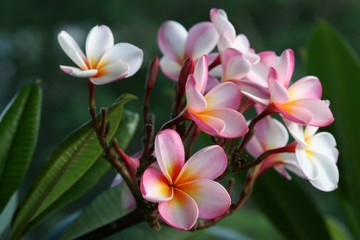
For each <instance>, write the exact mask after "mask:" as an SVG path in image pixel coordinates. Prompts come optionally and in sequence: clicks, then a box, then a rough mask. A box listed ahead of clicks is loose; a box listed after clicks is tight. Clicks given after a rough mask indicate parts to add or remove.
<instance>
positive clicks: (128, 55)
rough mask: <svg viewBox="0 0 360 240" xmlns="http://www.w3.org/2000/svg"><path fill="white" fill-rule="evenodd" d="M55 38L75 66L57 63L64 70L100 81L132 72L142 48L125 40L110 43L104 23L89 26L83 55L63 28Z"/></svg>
mask: <svg viewBox="0 0 360 240" xmlns="http://www.w3.org/2000/svg"><path fill="white" fill-rule="evenodd" d="M58 41H59V44H60V46H61V48H62V49H63V50H64V52H65V53H66V55H68V56H69V58H70V59H71V60H72V61H73V62H74V63H75V64H76V65H77V67H69V66H60V68H61V70H63V71H64V72H65V73H67V74H69V75H71V76H74V77H79V78H90V81H91V82H92V83H93V84H97V85H101V84H106V83H109V82H113V81H116V80H120V79H123V78H127V77H130V76H132V75H134V74H135V73H136V72H137V71H138V70H139V68H140V66H141V64H142V61H143V52H142V50H141V49H139V48H138V47H136V46H134V45H132V44H129V43H117V44H115V45H114V37H113V34H112V32H111V30H110V29H109V27H107V26H105V25H101V26H95V27H93V28H92V29H91V30H90V32H89V34H88V36H87V38H86V49H85V50H86V55H85V54H84V53H83V51H82V50H81V49H80V47H79V46H78V44H77V43H76V42H75V40H74V39H73V38H72V37H71V36H70V35H69V34H68V33H67V32H65V31H61V32H60V33H59V35H58Z"/></svg>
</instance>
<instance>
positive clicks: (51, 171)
mask: <svg viewBox="0 0 360 240" xmlns="http://www.w3.org/2000/svg"><path fill="white" fill-rule="evenodd" d="M131 99H134V96H132V95H123V96H122V98H121V99H120V100H119V101H118V102H117V103H115V104H114V105H113V106H112V107H111V108H110V109H109V111H108V114H107V121H108V123H109V124H110V126H111V128H110V132H109V134H108V139H107V140H108V141H109V140H110V139H111V138H112V137H113V136H114V134H115V133H116V130H117V128H118V125H119V122H120V119H121V116H122V112H123V111H122V110H123V105H124V104H125V103H126V102H128V101H129V100H131ZM98 120H99V119H98ZM102 152H103V149H102V148H101V146H100V144H99V142H98V139H97V137H96V134H95V132H94V130H93V126H92V123H91V122H89V123H87V124H86V125H84V126H83V127H81V128H80V129H79V130H77V131H76V132H75V133H73V134H72V135H71V136H70V137H68V138H67V139H66V140H65V141H64V142H63V143H62V144H60V145H59V146H58V148H57V149H56V150H55V151H54V153H53V154H52V156H51V157H50V159H49V161H48V162H47V163H46V164H45V166H44V168H43V169H42V171H41V173H40V175H39V177H38V179H37V181H36V182H35V183H34V185H33V187H32V189H31V191H30V192H29V194H28V196H27V198H26V199H25V201H24V204H23V205H22V206H21V208H20V209H19V211H18V213H17V215H16V217H15V219H14V221H13V222H14V223H13V226H12V230H11V235H10V238H11V239H19V238H21V237H22V235H23V234H24V232H25V230H26V228H27V226H28V224H29V223H30V222H31V221H32V220H33V219H34V218H36V217H37V216H39V215H40V214H41V213H42V212H44V211H45V210H46V209H47V208H49V207H50V206H51V205H52V204H53V203H54V202H55V201H56V200H57V199H59V198H60V197H61V196H62V195H63V194H64V193H65V192H66V191H67V190H68V189H70V188H71V186H73V185H74V184H76V182H78V181H79V180H80V179H81V177H82V176H84V174H86V172H87V171H88V170H89V169H91V166H93V165H94V164H95V162H96V160H97V159H98V158H99V157H100V156H101V154H102Z"/></svg>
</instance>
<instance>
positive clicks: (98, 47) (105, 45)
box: [85, 25, 114, 68]
mask: <svg viewBox="0 0 360 240" xmlns="http://www.w3.org/2000/svg"><path fill="white" fill-rule="evenodd" d="M113 45H114V36H113V34H112V32H111V30H110V28H109V27H108V26H105V25H101V26H95V27H93V28H92V29H91V30H90V32H89V34H88V36H87V38H86V46H85V49H86V56H87V59H88V60H89V64H90V67H91V68H96V65H97V63H98V62H99V60H100V58H101V57H102V55H103V54H104V53H105V52H106V51H107V50H109V49H110V48H111V47H112V46H113Z"/></svg>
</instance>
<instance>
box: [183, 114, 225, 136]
mask: <svg viewBox="0 0 360 240" xmlns="http://www.w3.org/2000/svg"><path fill="white" fill-rule="evenodd" d="M188 114H189V118H190V119H192V120H193V121H194V122H195V124H196V125H197V126H198V128H200V129H201V130H202V131H203V132H205V133H207V134H209V135H211V136H219V134H220V132H221V131H222V130H223V129H224V128H225V122H224V121H223V120H222V119H219V118H216V117H213V116H210V115H206V114H203V113H200V114H199V113H198V114H194V113H191V112H188Z"/></svg>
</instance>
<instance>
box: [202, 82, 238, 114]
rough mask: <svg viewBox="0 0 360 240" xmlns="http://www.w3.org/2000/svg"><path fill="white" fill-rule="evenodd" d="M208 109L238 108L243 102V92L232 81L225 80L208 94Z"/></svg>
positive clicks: (206, 98)
mask: <svg viewBox="0 0 360 240" xmlns="http://www.w3.org/2000/svg"><path fill="white" fill-rule="evenodd" d="M205 100H206V103H207V106H206V109H213V108H231V109H234V110H238V109H239V107H240V103H241V92H240V90H239V88H238V87H237V86H236V85H235V84H234V83H232V82H223V83H220V84H219V85H217V86H216V87H214V88H213V89H211V90H210V91H209V92H208V93H207V94H206V95H205Z"/></svg>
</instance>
